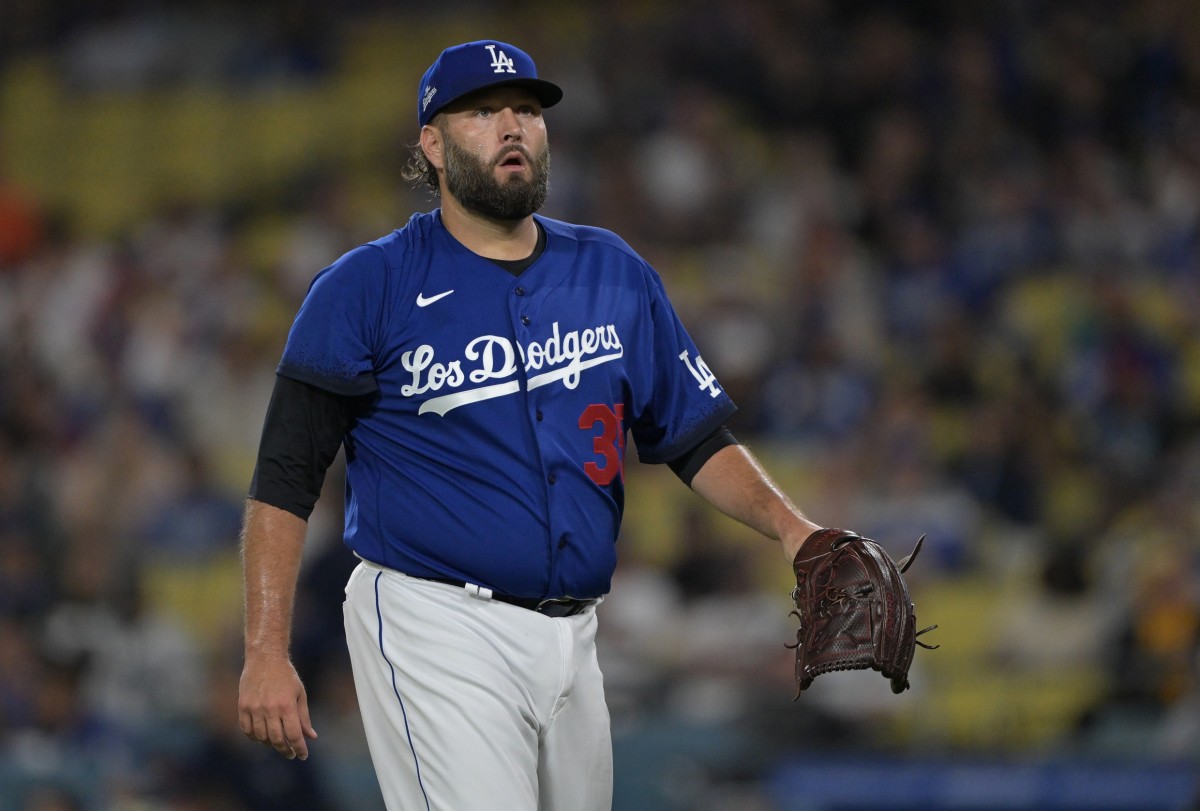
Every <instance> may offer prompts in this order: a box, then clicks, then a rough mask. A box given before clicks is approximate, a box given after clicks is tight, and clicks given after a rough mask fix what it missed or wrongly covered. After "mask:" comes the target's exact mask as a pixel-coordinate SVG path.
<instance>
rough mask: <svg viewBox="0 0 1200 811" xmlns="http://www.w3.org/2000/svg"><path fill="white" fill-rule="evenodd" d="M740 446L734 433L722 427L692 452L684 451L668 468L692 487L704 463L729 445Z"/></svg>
mask: <svg viewBox="0 0 1200 811" xmlns="http://www.w3.org/2000/svg"><path fill="white" fill-rule="evenodd" d="M740 444H741V443H740V442H738V440H737V437H735V436H734V435H733V432H732V431H730V430H729V428H728V427H726V426H724V425H722V426H721V427H719V428H717V430H715V431H713V432H712V433H711V434H709V435H708V436H706V437H704V439H702V440H700V441H699V442H697V443H696V444H695V445H693V446H692V448H691V450H687V451H684V452H683V453H682V454H680V455H679V456H676V457H675V458H674V459H672V460H671V461H669V462H667V467H669V468H671V470H672V471H673V472H674V473H675V475H676V476H678V477H679V478H680V479H681V480H682V481H683V483H684V484H686V485H687V486H688V487H691V486H692V479H693V478H695V476H696V474H697V473H699V472H700V468H702V467H704V463H705V462H707V461H708V460H709V459H711V458H712V457H713V454H715V453H716V452H717V451H719V450H721V448H724V447H725V446H727V445H740Z"/></svg>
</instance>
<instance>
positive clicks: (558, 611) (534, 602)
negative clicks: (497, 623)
mask: <svg viewBox="0 0 1200 811" xmlns="http://www.w3.org/2000/svg"><path fill="white" fill-rule="evenodd" d="M409 577H417V576H416V575H409ZM417 579H418V580H429V581H430V582H433V583H444V584H445V585H447V586H457V587H458V588H460V589H467V590H468V591H471V593H473V594H474V593H479V587H477V586H475V585H473V584H468V583H465V582H463V581H462V580H450V579H448V578H442V577H417ZM483 591H486V589H485V590H483ZM480 596H481V597H482V596H483V594H482V593H480ZM486 599H489V600H496V601H497V602H501V603H508V604H509V605H515V606H518V607H519V608H526V609H529V610H530V611H536V612H537V613H539V614H543V615H545V616H547V617H573V616H575V615H576V614H578V613H580V612H582V611H584V610H586V609H588V608H590V607H592V606H594V605H595V604H596V603H597V602H599V600H596V599H594V598H592V599H587V600H581V599H579V598H576V597H513V596H510V595H508V594H500V593H499V592H495V591H493V592H491V596H489V597H487V598H486Z"/></svg>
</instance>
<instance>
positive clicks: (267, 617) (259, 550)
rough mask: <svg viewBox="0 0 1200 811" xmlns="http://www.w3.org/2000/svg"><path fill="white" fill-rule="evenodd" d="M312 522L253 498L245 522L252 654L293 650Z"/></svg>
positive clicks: (245, 586)
mask: <svg viewBox="0 0 1200 811" xmlns="http://www.w3.org/2000/svg"><path fill="white" fill-rule="evenodd" d="M307 531H308V523H307V522H306V521H304V520H303V519H302V518H299V517H297V516H295V515H293V514H291V513H290V512H287V511H286V510H281V509H279V508H278V507H272V506H271V505H269V504H264V503H263V502H261V501H255V500H254V499H247V501H246V513H245V518H244V522H243V527H242V574H243V596H244V600H245V612H246V626H245V634H246V636H245V644H246V656H247V657H250V656H251V655H256V654H266V655H269V656H283V657H286V656H287V654H288V646H289V640H290V637H291V629H292V606H293V603H294V601H295V597H296V580H297V578H298V577H299V574H300V560H301V557H302V555H303V552H304V539H305V535H306V533H307Z"/></svg>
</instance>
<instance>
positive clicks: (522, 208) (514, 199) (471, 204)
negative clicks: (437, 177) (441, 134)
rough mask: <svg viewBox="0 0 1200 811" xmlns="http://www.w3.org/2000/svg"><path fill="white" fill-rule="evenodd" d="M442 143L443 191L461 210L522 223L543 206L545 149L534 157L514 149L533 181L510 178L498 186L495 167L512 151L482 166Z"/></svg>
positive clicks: (546, 167)
mask: <svg viewBox="0 0 1200 811" xmlns="http://www.w3.org/2000/svg"><path fill="white" fill-rule="evenodd" d="M444 141H445V158H446V190H447V191H449V192H450V194H452V195H453V196H454V199H455V200H457V201H458V202H459V203H460V204H461V205H462V207H463V208H465V209H468V210H469V211H474V212H475V213H476V214H481V215H483V216H484V217H487V218H489V219H493V220H523V219H525V218H526V217H528V216H529V215H530V214H532V213H533V212H535V211H537V210H538V209H539V208H541V207H542V203H544V202H546V193H547V192H548V191H549V189H550V147H549V145H546V146H543V147H542V149H541V150H540V151H539V152H538V154H537V155H536V156H534V155H531V154H530V153H529V150H527V149H525V147H523V146H518V147H515V149H517V150H519V151H520V153H521V154H522V155H523V156H524V157H525V161H526V163H527V164H528V165H529V168H530V171H531V172H532V173H533V178H532V179H531V180H525V179H524V178H518V177H516V176H513V177H510V178H508V179H507V180H505V181H504V182H503V183H501V182H500V181H498V180H496V172H495V170H496V167H497V166H499V165H500V164H501V163H503V162H504V161H505V160H507V159H508V157H509V156H510V155H511V154H512V152H513V149H508V150H506V151H505V152H503V153H501V154H500V155H499V156H497V158H496V159H495V160H493V161H491V162H490V163H488V164H486V165H485V164H483V163H482V162H481V161H479V160H478V159H476V158H475V156H474V155H472V154H471V153H470V152H468V151H467V150H465V149H463V148H462V147H460V146H459V145H458V144H456V143H455V142H454V141H453V140H451V139H450V138H446V139H444Z"/></svg>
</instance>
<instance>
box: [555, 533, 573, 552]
mask: <svg viewBox="0 0 1200 811" xmlns="http://www.w3.org/2000/svg"><path fill="white" fill-rule="evenodd" d="M570 537H571V535H570V533H568V532H564V533H563V534H562V537H561V538H559V539H558V548H559V549H562V548H563V547H565V546H566V545H567V541H568V540H569V539H570Z"/></svg>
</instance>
